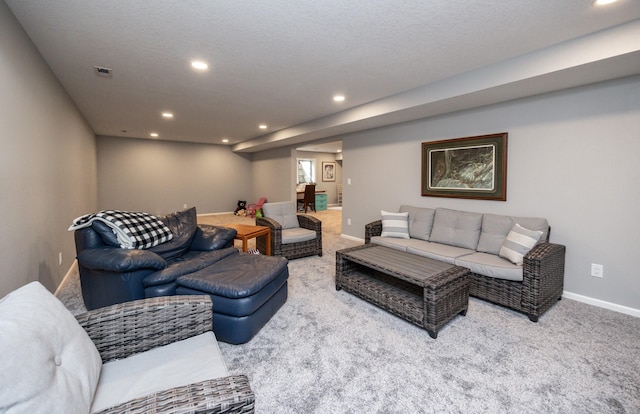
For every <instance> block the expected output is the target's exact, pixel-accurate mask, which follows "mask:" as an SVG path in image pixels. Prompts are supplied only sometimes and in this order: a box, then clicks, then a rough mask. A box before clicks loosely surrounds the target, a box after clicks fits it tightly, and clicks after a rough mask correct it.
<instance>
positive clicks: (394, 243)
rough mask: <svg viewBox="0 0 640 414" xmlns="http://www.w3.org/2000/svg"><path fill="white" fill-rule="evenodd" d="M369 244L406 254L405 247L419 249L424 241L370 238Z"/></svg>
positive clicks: (380, 237)
mask: <svg viewBox="0 0 640 414" xmlns="http://www.w3.org/2000/svg"><path fill="white" fill-rule="evenodd" d="M371 243H373V244H378V245H380V246H384V247H389V248H391V249H396V250H400V251H403V252H406V251H407V247H413V246H415V247H416V248H420V246H421V245H423V244H424V243H425V241H424V240H419V239H400V238H397V237H382V236H373V237H372V238H371Z"/></svg>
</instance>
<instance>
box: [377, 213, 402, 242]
mask: <svg viewBox="0 0 640 414" xmlns="http://www.w3.org/2000/svg"><path fill="white" fill-rule="evenodd" d="M380 215H381V216H382V234H381V236H382V237H398V238H400V239H408V238H409V213H407V212H404V213H392V212H390V211H384V210H382V211H380Z"/></svg>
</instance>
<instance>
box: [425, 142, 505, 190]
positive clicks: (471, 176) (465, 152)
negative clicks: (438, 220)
mask: <svg viewBox="0 0 640 414" xmlns="http://www.w3.org/2000/svg"><path fill="white" fill-rule="evenodd" d="M422 195H423V196H428V197H453V198H472V199H476V200H498V201H506V200H507V133H506V132H502V133H499V134H492V135H481V136H477V137H467V138H456V139H448V140H443V141H431V142H423V143H422Z"/></svg>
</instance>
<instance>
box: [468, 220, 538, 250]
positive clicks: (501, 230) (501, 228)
mask: <svg viewBox="0 0 640 414" xmlns="http://www.w3.org/2000/svg"><path fill="white" fill-rule="evenodd" d="M516 223H518V224H520V225H521V226H522V227H524V228H527V229H531V230H538V231H542V232H543V235H542V237H541V240H546V239H547V238H548V230H549V223H548V222H547V220H546V219H543V218H537V217H512V216H501V215H497V214H484V215H483V217H482V232H481V233H480V240H479V241H478V248H477V249H476V250H477V251H479V252H484V253H491V254H496V255H497V254H499V253H500V248H501V247H502V244H503V243H504V239H505V238H506V237H507V234H509V232H510V231H511V229H512V228H513V225H514V224H516Z"/></svg>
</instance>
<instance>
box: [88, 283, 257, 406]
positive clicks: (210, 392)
mask: <svg viewBox="0 0 640 414" xmlns="http://www.w3.org/2000/svg"><path fill="white" fill-rule="evenodd" d="M211 311H212V302H211V299H210V297H209V296H206V295H204V296H192V295H189V296H163V297H158V298H150V299H144V300H138V301H133V302H125V303H120V304H117V305H113V306H109V307H106V308H100V309H95V310H92V311H89V312H87V313H83V314H80V315H77V316H76V319H77V320H78V322H79V323H80V325H81V326H82V327H83V328H84V329H85V330H86V331H87V334H88V335H89V337H90V338H91V340H92V341H93V342H94V343H95V345H96V347H97V348H98V351H99V352H100V355H101V357H102V360H103V362H108V361H110V360H114V359H121V358H126V357H128V356H130V355H134V354H136V353H140V352H144V351H147V350H149V349H152V348H156V347H159V346H163V345H167V344H169V343H172V342H175V341H180V340H182V339H186V338H189V337H192V336H195V335H200V334H202V333H204V332H208V331H211V329H212V313H211ZM254 409H255V395H254V393H253V391H252V390H251V387H250V386H249V380H248V378H247V377H246V376H245V375H236V376H228V377H223V378H217V379H211V380H207V381H203V382H199V383H195V384H189V385H186V386H182V387H176V388H172V389H169V390H164V391H160V392H158V393H155V394H151V395H148V396H145V397H141V398H138V399H135V400H131V401H128V402H126V403H123V404H120V405H118V406H116V407H111V408H109V409H107V410H104V411H101V413H114V414H115V413H128V414H142V413H148V414H151V413H252V412H254Z"/></svg>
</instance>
